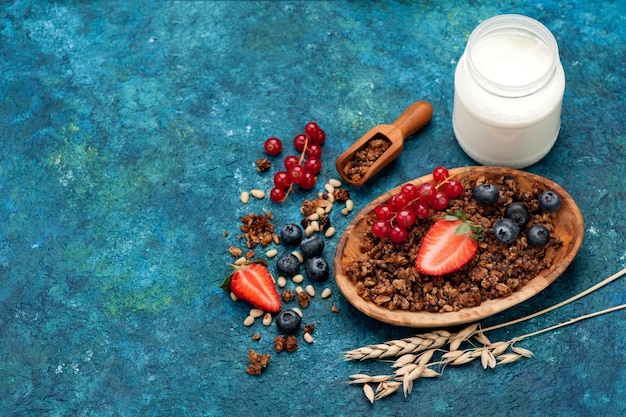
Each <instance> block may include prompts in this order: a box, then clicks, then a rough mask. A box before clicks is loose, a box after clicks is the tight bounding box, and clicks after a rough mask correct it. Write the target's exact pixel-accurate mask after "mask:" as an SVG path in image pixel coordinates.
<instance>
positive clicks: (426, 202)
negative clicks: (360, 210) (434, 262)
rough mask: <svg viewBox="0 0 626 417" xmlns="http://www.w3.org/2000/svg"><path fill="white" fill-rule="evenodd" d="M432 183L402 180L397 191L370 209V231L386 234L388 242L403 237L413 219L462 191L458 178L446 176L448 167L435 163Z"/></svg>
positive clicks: (428, 212) (420, 217)
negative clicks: (372, 212)
mask: <svg viewBox="0 0 626 417" xmlns="http://www.w3.org/2000/svg"><path fill="white" fill-rule="evenodd" d="M433 179H434V182H435V183H434V184H433V183H430V182H425V183H423V184H422V185H420V186H419V187H417V186H416V185H415V184H412V183H406V184H404V185H403V186H402V188H401V189H400V191H399V192H398V193H397V194H394V195H393V196H391V197H390V198H389V200H387V202H385V203H384V204H381V205H379V206H377V207H376V208H375V209H374V216H375V217H376V220H375V221H374V223H373V224H372V234H373V235H374V236H377V237H389V239H390V240H391V241H392V242H395V243H400V242H403V241H404V240H406V237H407V235H408V231H407V229H408V228H409V227H411V226H412V225H413V224H414V223H415V222H416V221H417V219H425V218H427V217H428V216H429V215H430V210H431V209H433V210H445V209H446V208H447V207H448V203H449V202H450V199H451V198H456V197H458V196H460V195H461V193H462V192H463V185H462V184H461V182H460V181H458V180H455V179H454V178H452V177H450V174H449V173H448V170H447V169H446V168H444V167H442V166H439V167H437V168H435V169H434V170H433Z"/></svg>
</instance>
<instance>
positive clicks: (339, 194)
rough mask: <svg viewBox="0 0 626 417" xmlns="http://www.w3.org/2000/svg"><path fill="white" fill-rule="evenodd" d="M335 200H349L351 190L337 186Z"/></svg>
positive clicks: (334, 193)
mask: <svg viewBox="0 0 626 417" xmlns="http://www.w3.org/2000/svg"><path fill="white" fill-rule="evenodd" d="M333 195H334V197H335V201H348V200H349V199H350V191H348V190H346V189H345V188H335V191H334V192H333Z"/></svg>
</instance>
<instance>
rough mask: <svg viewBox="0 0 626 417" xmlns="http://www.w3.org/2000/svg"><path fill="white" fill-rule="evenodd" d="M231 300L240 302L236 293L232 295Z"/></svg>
mask: <svg viewBox="0 0 626 417" xmlns="http://www.w3.org/2000/svg"><path fill="white" fill-rule="evenodd" d="M230 299H231V300H233V301H237V300H238V298H237V296H236V295H235V293H234V292H231V293H230Z"/></svg>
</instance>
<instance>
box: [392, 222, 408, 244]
mask: <svg viewBox="0 0 626 417" xmlns="http://www.w3.org/2000/svg"><path fill="white" fill-rule="evenodd" d="M407 236H408V232H407V230H406V228H404V227H402V226H398V225H396V226H391V230H390V231H389V239H391V241H392V242H394V243H400V242H404V241H405V240H406V237H407Z"/></svg>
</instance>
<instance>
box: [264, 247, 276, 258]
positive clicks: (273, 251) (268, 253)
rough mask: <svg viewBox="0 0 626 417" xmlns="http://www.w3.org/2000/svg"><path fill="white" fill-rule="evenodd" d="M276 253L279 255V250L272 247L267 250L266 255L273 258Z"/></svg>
mask: <svg viewBox="0 0 626 417" xmlns="http://www.w3.org/2000/svg"><path fill="white" fill-rule="evenodd" d="M276 255H278V250H276V249H270V250H268V251H267V252H265V256H267V257H268V258H273V257H274V256H276Z"/></svg>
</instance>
